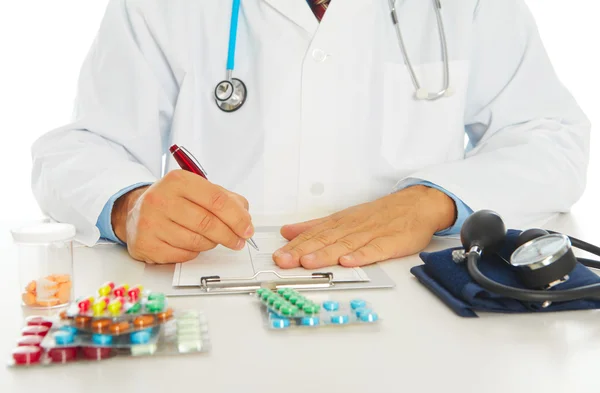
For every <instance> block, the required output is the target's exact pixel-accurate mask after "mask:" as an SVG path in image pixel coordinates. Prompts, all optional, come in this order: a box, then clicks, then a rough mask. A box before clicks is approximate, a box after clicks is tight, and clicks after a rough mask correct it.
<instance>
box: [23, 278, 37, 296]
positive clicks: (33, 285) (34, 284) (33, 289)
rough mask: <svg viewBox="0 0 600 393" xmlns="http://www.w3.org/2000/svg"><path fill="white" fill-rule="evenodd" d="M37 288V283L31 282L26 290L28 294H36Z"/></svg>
mask: <svg viewBox="0 0 600 393" xmlns="http://www.w3.org/2000/svg"><path fill="white" fill-rule="evenodd" d="M35 288H36V283H35V281H31V282H30V283H29V284H27V286H26V287H25V290H26V291H27V292H31V293H33V294H35Z"/></svg>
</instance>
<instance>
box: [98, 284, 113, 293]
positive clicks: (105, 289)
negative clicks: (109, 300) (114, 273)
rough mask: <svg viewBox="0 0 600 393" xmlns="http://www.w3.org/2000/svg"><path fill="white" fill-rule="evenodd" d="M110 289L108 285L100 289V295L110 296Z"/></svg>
mask: <svg viewBox="0 0 600 393" xmlns="http://www.w3.org/2000/svg"><path fill="white" fill-rule="evenodd" d="M110 291H111V289H110V287H109V286H108V285H105V286H103V287H100V289H98V294H100V296H108V295H109V294H110Z"/></svg>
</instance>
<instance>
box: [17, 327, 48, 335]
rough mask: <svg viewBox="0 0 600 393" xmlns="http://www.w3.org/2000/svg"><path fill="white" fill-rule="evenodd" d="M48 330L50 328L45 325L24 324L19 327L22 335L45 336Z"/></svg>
mask: <svg viewBox="0 0 600 393" xmlns="http://www.w3.org/2000/svg"><path fill="white" fill-rule="evenodd" d="M48 330H50V329H49V328H48V327H47V326H25V327H24V328H23V329H21V334H22V335H23V336H41V337H45V336H46V334H48Z"/></svg>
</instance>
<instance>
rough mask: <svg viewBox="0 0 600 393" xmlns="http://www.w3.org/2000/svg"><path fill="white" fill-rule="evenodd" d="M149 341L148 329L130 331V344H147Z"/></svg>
mask: <svg viewBox="0 0 600 393" xmlns="http://www.w3.org/2000/svg"><path fill="white" fill-rule="evenodd" d="M149 341H150V332H149V331H148V330H140V331H139V332H134V333H131V343H132V344H147V343H148V342H149Z"/></svg>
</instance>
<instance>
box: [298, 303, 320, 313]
mask: <svg viewBox="0 0 600 393" xmlns="http://www.w3.org/2000/svg"><path fill="white" fill-rule="evenodd" d="M320 309H321V307H319V305H318V304H313V303H307V304H305V305H304V307H302V310H303V311H304V312H305V313H307V314H317V313H318V312H319V310H320Z"/></svg>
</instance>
